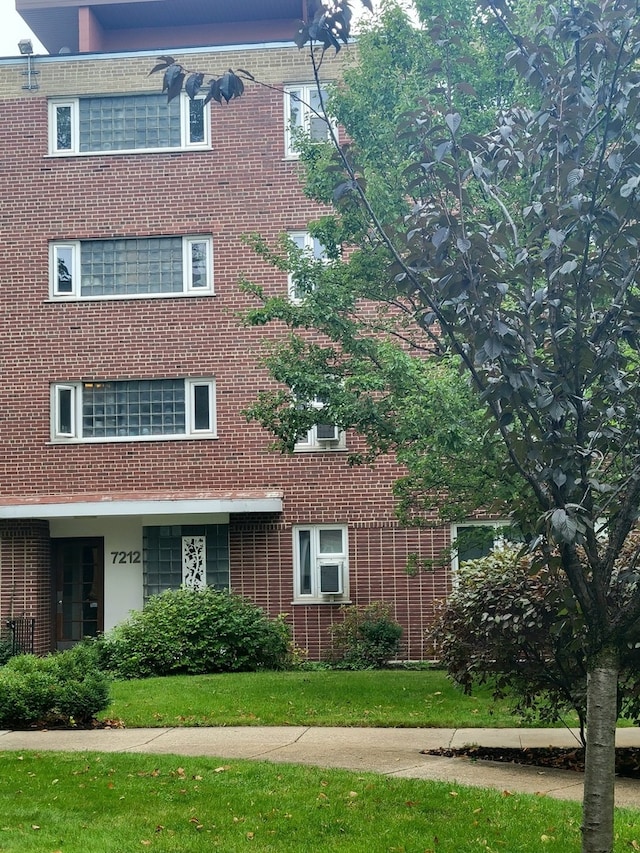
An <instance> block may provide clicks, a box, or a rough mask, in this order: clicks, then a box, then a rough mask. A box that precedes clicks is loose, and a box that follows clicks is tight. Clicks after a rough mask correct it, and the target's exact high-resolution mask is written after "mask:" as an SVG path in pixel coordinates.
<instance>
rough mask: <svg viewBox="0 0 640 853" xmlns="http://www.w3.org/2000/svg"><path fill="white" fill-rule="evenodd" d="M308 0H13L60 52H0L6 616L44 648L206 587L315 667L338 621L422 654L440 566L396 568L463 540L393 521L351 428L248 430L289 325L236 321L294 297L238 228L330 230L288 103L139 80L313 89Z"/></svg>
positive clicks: (441, 576)
mask: <svg viewBox="0 0 640 853" xmlns="http://www.w3.org/2000/svg"><path fill="white" fill-rule="evenodd" d="M305 5H306V3H305V0H236V2H235V3H232V4H228V3H222V2H218V0H152V1H151V2H146V1H145V2H143V0H124V2H123V0H119V2H117V3H110V2H105V0H82V2H80V0H17V7H18V10H19V12H20V13H21V14H22V16H23V18H24V19H25V21H26V22H27V23H28V24H29V26H30V27H31V28H32V29H33V31H34V32H35V33H36V34H37V36H38V38H40V40H41V41H42V42H43V44H44V45H45V46H46V48H47V50H48V51H49V54H50V55H48V56H29V55H26V54H25V55H20V56H18V55H16V56H14V57H7V58H2V59H0V98H1V100H2V104H1V113H0V134H1V143H0V150H1V151H2V155H1V159H0V223H1V228H2V244H1V247H0V305H1V313H0V318H1V319H0V322H1V324H2V325H1V330H2V343H1V353H2V375H3V379H4V381H3V383H2V388H1V389H0V618H1V620H2V624H3V626H4V625H5V624H6V622H7V620H10V619H21V618H22V617H26V618H28V619H34V620H35V649H36V651H38V652H43V651H47V650H49V649H55V648H65V647H66V646H68V645H69V644H71V643H73V642H74V641H77V640H78V639H79V638H81V637H82V636H84V635H94V634H96V633H97V632H100V631H102V630H106V629H109V628H110V627H111V626H113V625H114V624H116V623H118V622H119V621H121V620H122V619H124V618H125V617H126V616H127V614H128V612H129V611H130V610H132V609H135V608H140V607H142V606H143V604H144V601H145V599H146V598H147V597H148V596H149V595H151V594H153V593H156V592H159V591H161V590H164V589H167V588H170V587H177V586H179V585H180V584H181V583H187V584H189V583H196V582H199V581H200V580H201V579H202V576H203V570H204V573H205V575H206V582H207V583H209V584H212V585H216V586H219V587H229V588H231V589H232V590H233V591H235V592H237V593H239V594H241V595H244V596H246V597H248V598H250V599H252V600H254V601H255V602H256V603H257V604H259V605H260V606H262V607H264V608H265V609H266V610H267V611H268V612H269V613H270V614H272V615H276V614H278V613H286V614H288V617H287V618H288V619H289V621H290V622H291V625H292V627H293V631H294V636H295V640H296V641H297V643H298V644H299V645H300V646H302V647H303V648H305V649H307V650H308V652H309V655H310V657H311V658H316V657H320V656H322V654H323V651H324V650H325V649H326V647H327V645H328V641H329V632H328V627H329V625H330V624H331V623H332V622H333V621H334V620H336V619H339V618H340V605H342V604H343V603H345V602H352V603H354V604H366V603H368V602H371V601H376V600H384V601H386V602H388V603H390V604H391V605H392V606H393V609H394V614H395V617H396V618H397V619H398V621H399V622H400V623H401V624H402V625H403V627H404V649H403V655H404V656H406V658H408V659H420V658H422V657H423V656H424V655H425V654H427V647H426V644H425V638H424V633H425V629H426V628H427V626H428V624H429V620H430V618H431V616H432V608H433V602H434V600H435V599H438V598H441V597H442V596H443V595H444V594H445V592H446V589H447V583H448V572H447V571H446V569H445V568H441V569H436V570H435V571H434V572H431V573H425V572H422V573H420V574H418V575H416V576H413V577H411V576H409V575H408V574H407V572H406V570H405V566H406V562H407V557H408V555H409V554H412V553H417V554H418V556H419V557H420V558H423V559H427V560H436V561H437V560H438V558H439V557H440V556H441V554H442V552H443V549H444V548H446V546H447V545H448V544H449V541H450V531H449V530H447V529H439V530H422V531H416V530H412V529H403V528H402V527H400V526H399V525H398V522H397V520H396V518H395V516H394V508H393V502H392V497H391V484H392V482H393V480H394V479H395V477H396V476H397V475H398V473H399V469H398V468H397V467H396V465H395V463H394V461H393V460H392V459H384V460H382V461H380V462H379V463H378V465H377V466H376V468H375V469H373V470H372V469H370V468H366V467H363V468H352V467H349V465H348V463H347V455H348V454H347V452H346V451H347V450H348V449H355V448H357V445H358V438H357V436H355V435H351V434H350V433H347V434H346V435H345V434H340V433H339V432H337V431H334V430H333V429H332V428H331V427H329V426H326V425H325V427H318V428H315V429H314V430H312V431H311V432H310V433H309V435H308V436H307V438H306V439H305V440H304V441H302V442H301V443H300V445H299V447H298V450H297V452H296V453H294V454H293V455H292V456H288V457H284V456H281V455H280V454H278V453H276V452H274V451H273V450H270V443H271V437H270V436H269V435H268V434H267V433H266V432H265V431H264V430H262V429H261V428H260V427H259V426H258V425H257V424H255V423H247V421H246V420H245V418H244V417H243V415H242V411H243V409H244V408H245V407H246V406H247V405H248V404H249V403H250V402H251V401H252V400H253V399H254V398H255V396H256V394H257V393H258V392H259V391H260V390H263V389H265V388H267V387H269V386H270V382H271V380H270V379H269V377H268V375H267V374H266V372H265V370H264V368H263V367H261V365H260V355H261V351H262V345H263V343H264V340H265V336H267V335H273V334H275V332H274V331H273V330H270V329H269V330H267V331H265V330H263V329H255V328H245V327H243V325H242V324H241V322H240V320H239V314H240V312H242V310H243V309H245V308H246V307H247V306H248V304H249V302H248V301H247V300H248V298H249V297H247V296H245V295H243V294H242V293H241V292H240V290H239V285H238V281H239V277H240V276H241V275H244V276H247V277H248V278H250V279H251V280H253V281H257V282H260V283H261V284H262V285H263V286H264V287H265V288H266V289H267V290H269V291H270V292H273V293H276V292H282V293H286V292H287V287H288V282H287V277H286V275H284V274H282V273H280V272H278V271H276V270H274V269H272V268H270V267H268V266H267V265H266V264H265V263H264V262H263V261H261V260H260V259H258V258H257V257H256V256H255V255H254V254H253V253H252V252H251V250H250V249H248V248H247V247H246V246H245V245H244V244H243V243H242V241H241V239H240V235H242V234H246V233H251V232H258V233H260V234H262V235H263V236H265V237H266V238H267V239H269V240H273V241H275V240H276V239H277V237H278V235H280V234H282V233H283V232H288V233H290V234H292V235H294V237H295V238H296V239H298V240H299V241H300V242H304V240H305V234H306V229H307V227H308V223H309V221H311V220H313V219H314V218H315V217H316V216H317V213H318V211H317V209H316V207H315V205H314V204H313V203H312V202H310V201H309V200H308V199H306V198H305V197H304V195H303V193H302V191H301V188H300V185H299V179H298V163H297V159H296V153H295V150H294V149H293V147H292V145H293V143H292V141H291V139H290V138H289V133H288V128H289V126H290V119H291V114H290V106H291V104H292V103H294V102H292V101H291V98H290V97H288V96H287V95H286V94H283V93H282V92H281V91H274V90H273V89H268V88H264V87H261V86H257V85H249V86H248V87H247V91H246V93H245V94H244V96H243V97H242V98H241V99H239V100H237V101H233V102H232V103H231V104H230V105H229V106H228V107H220V106H219V105H218V104H215V103H214V104H212V105H209V106H206V107H204V108H203V106H202V102H196V103H195V104H190V103H189V101H188V100H186V99H176V101H174V102H172V104H171V105H170V106H168V105H167V104H166V99H164V98H163V97H162V96H161V95H160V94H159V83H160V78H159V77H157V76H156V77H151V78H150V77H149V76H148V73H149V70H150V68H151V67H152V65H153V64H155V60H156V57H157V56H158V55H160V54H161V53H167V52H170V53H171V54H172V55H175V56H176V57H178V58H179V59H180V60H181V61H182V62H184V63H185V64H186V65H187V66H188V67H193V68H197V69H203V70H206V71H210V72H211V73H214V74H220V73H223V72H224V71H225V70H226V69H227V68H238V67H240V68H247V69H250V70H251V72H252V73H253V74H254V75H255V76H256V77H257V78H259V79H261V80H263V81H265V82H267V83H269V84H272V85H274V86H276V87H279V88H280V89H284V90H285V92H286V90H287V87H293V88H294V90H295V91H296V92H300V89H301V87H304V86H305V85H306V84H309V82H310V80H309V77H310V69H309V66H308V61H307V57H306V54H305V53H304V52H300V51H299V50H298V49H297V47H295V45H294V44H293V41H292V35H293V33H294V31H295V22H296V20H297V19H299V18H302V17H303V16H304V15H305V11H306V10H305ZM16 49H17V46H16ZM23 49H25V48H24V46H23ZM323 72H324V73H325V75H327V79H329V78H330V77H331V75H336V74H338V73H339V66H338V65H337V61H336V60H335V59H334V60H331V61H330V60H326V61H325V63H324V65H323ZM298 118H299V119H300V120H301V121H304V120H305V116H304V110H303V109H302V108H301V109H300V111H299V113H298Z"/></svg>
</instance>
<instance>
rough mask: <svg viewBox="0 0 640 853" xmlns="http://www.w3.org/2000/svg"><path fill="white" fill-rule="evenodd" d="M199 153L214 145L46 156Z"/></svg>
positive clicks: (71, 152)
mask: <svg viewBox="0 0 640 853" xmlns="http://www.w3.org/2000/svg"><path fill="white" fill-rule="evenodd" d="M199 151H213V145H211V144H209V143H207V144H202V145H190V146H189V147H188V148H114V149H113V150H111V151H50V152H49V153H48V154H46V155H45V156H46V157H47V158H48V159H52V160H58V159H60V158H62V159H64V158H66V157H114V156H117V155H118V154H122V155H124V156H125V157H129V156H130V155H131V154H142V155H144V154H189V153H190V152H199Z"/></svg>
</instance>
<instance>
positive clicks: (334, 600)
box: [291, 595, 351, 606]
mask: <svg viewBox="0 0 640 853" xmlns="http://www.w3.org/2000/svg"><path fill="white" fill-rule="evenodd" d="M291 604H292V605H293V606H299V605H301V604H309V605H311V606H313V605H317V604H339V605H343V604H351V599H350V598H345V597H344V596H338V595H336V596H333V597H332V596H330V595H325V596H323V598H313V597H311V596H310V597H309V598H294V599H293V601H292V602H291Z"/></svg>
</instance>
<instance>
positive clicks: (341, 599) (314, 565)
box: [292, 524, 349, 604]
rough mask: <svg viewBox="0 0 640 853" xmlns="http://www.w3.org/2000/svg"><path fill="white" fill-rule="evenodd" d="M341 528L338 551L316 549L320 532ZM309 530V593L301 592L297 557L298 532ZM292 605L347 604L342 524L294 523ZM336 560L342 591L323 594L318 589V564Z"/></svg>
mask: <svg viewBox="0 0 640 853" xmlns="http://www.w3.org/2000/svg"><path fill="white" fill-rule="evenodd" d="M335 529H339V530H341V531H342V546H343V551H342V553H341V554H321V553H320V548H319V540H320V531H321V530H335ZM303 530H305V531H309V533H310V535H311V593H302V591H301V578H300V570H301V559H300V538H299V536H298V533H299V532H300V531H303ZM292 535H293V572H294V575H293V604H333V603H338V604H348V603H349V540H348V528H347V525H346V524H297V525H295V526H294V527H293V531H292ZM334 563H339V564H340V567H341V572H342V592H341V593H325V594H322V593H321V592H320V566H322V565H332V564H334Z"/></svg>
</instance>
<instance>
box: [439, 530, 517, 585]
mask: <svg viewBox="0 0 640 853" xmlns="http://www.w3.org/2000/svg"><path fill="white" fill-rule="evenodd" d="M505 541H506V542H518V541H521V539H520V535H519V534H518V531H517V530H516V529H515V528H514V527H513V525H512V524H511V523H510V522H508V521H469V522H465V523H461V524H454V525H452V527H451V542H452V559H451V567H452V569H453V571H454V574H455V572H457V570H458V569H459V568H460V566H461V564H462V563H465V562H467V560H479V559H480V558H482V557H487V556H488V555H489V554H490V553H491V551H492V550H493V548H494V547H495V546H496V545H497V544H498V543H499V542H505Z"/></svg>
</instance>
